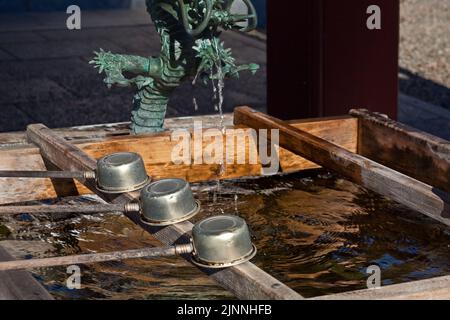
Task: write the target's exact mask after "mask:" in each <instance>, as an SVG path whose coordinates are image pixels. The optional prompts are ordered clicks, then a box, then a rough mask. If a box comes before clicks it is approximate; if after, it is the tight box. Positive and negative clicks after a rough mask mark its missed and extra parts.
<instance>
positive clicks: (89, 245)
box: [0, 172, 450, 299]
mask: <svg viewBox="0 0 450 320" xmlns="http://www.w3.org/2000/svg"><path fill="white" fill-rule="evenodd" d="M193 189H194V192H195V194H196V196H197V197H198V198H199V199H200V200H201V201H202V205H203V206H202V208H203V210H202V213H201V214H200V215H199V216H198V217H196V218H195V220H196V221H198V220H199V219H202V218H205V217H207V216H211V215H214V214H223V213H225V214H239V215H241V216H242V217H243V218H244V219H246V220H247V222H248V224H249V226H250V227H251V230H252V234H253V237H254V239H253V240H254V242H255V244H256V245H257V247H258V250H259V254H258V255H257V257H256V258H255V259H254V262H255V263H256V264H257V265H258V266H260V267H261V268H263V269H264V270H266V271H267V272H269V273H270V274H272V275H273V276H275V277H276V278H278V279H279V280H281V281H283V282H285V283H286V284H288V285H289V286H290V287H292V288H293V289H295V290H296V291H298V292H299V293H301V294H302V295H304V296H307V297H311V296H317V295H324V294H329V293H336V292H343V291H349V290H355V289H363V288H364V286H365V284H366V279H367V277H368V275H367V274H366V273H365V271H366V269H367V267H368V266H370V265H373V264H377V265H379V266H380V267H381V269H382V283H383V285H387V284H392V283H400V282H405V281H412V280H419V279H425V278H430V277H435V276H441V275H447V274H449V272H450V263H449V262H450V246H449V244H450V232H449V230H448V228H447V227H445V226H443V225H441V224H439V223H435V222H433V221H431V220H430V219H428V218H426V217H423V216H422V215H420V214H418V213H414V212H411V211H410V210H408V209H406V208H404V207H402V206H400V205H398V204H395V203H392V202H390V201H388V200H386V199H385V198H382V197H380V196H378V195H376V194H374V193H372V192H368V191H367V190H364V189H363V188H361V187H359V186H356V185H354V184H352V183H351V182H348V181H346V180H343V179H341V178H339V177H336V176H333V175H331V174H328V173H323V172H314V173H309V175H305V174H301V175H300V174H297V175H288V176H278V177H270V178H268V177H267V178H259V179H245V180H239V181H224V182H222V183H221V184H220V189H219V190H218V189H217V184H216V182H211V183H203V184H195V185H193ZM80 201H83V202H84V203H86V202H92V201H95V198H92V197H91V198H90V197H83V198H82V200H80V198H76V199H72V200H70V201H69V202H72V203H74V202H76V203H80ZM64 202H67V199H66V200H64ZM1 219H2V220H0V226H2V225H3V226H6V227H7V230H9V232H11V234H9V233H8V235H7V236H6V235H3V238H2V234H0V239H4V238H5V237H8V239H17V240H40V241H45V242H47V243H51V244H52V246H53V250H52V251H50V252H46V254H47V255H63V254H64V255H67V254H75V253H90V252H100V251H114V250H125V249H131V248H139V247H143V246H157V245H159V243H158V242H157V241H155V240H153V239H152V238H151V237H150V236H148V235H147V234H146V233H145V232H143V231H142V230H141V229H140V228H138V227H136V226H135V225H134V224H132V223H131V222H129V221H128V219H126V218H124V217H122V216H121V215H120V214H107V215H98V216H95V217H94V216H93V217H78V216H71V217H67V216H61V217H54V218H53V219H49V218H48V217H47V216H45V215H41V216H34V217H30V216H28V215H21V216H16V217H9V218H6V217H2V218H1ZM3 229H4V230H6V229H5V228H4V227H3ZM27 243H28V242H27ZM16 244H17V243H16ZM28 248H29V246H28ZM28 253H30V252H28ZM37 253H38V252H34V253H33V252H31V254H32V255H33V256H37ZM40 254H41V255H42V252H40ZM67 276H68V275H67V274H66V273H65V268H48V269H40V270H36V277H38V279H39V280H40V281H41V282H42V283H44V284H45V285H46V287H47V288H48V289H49V290H50V291H51V293H52V294H53V295H55V297H56V298H59V299H98V298H100V299H106V298H108V299H183V298H189V299H216V298H232V296H231V295H230V294H229V293H227V292H226V291H224V290H223V289H221V288H219V287H217V286H216V285H215V284H214V282H213V281H212V280H210V279H208V278H207V277H206V276H204V275H203V274H202V273H201V272H200V271H198V270H197V269H196V268H194V267H192V266H190V265H189V264H188V263H186V262H184V260H182V259H181V258H164V259H157V260H145V259H140V260H129V261H123V262H113V263H101V264H96V265H91V266H83V267H82V276H83V277H82V284H83V289H82V290H78V291H73V290H68V289H67V288H66V287H65V279H66V278H67Z"/></svg>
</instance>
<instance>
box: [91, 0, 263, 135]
mask: <svg viewBox="0 0 450 320" xmlns="http://www.w3.org/2000/svg"><path fill="white" fill-rule="evenodd" d="M235 1H236V0H147V10H148V12H149V13H150V16H151V18H152V20H153V22H154V25H155V28H156V31H157V32H158V33H159V35H160V37H161V44H162V48H161V53H160V55H159V56H157V57H140V56H131V55H122V54H112V53H110V52H105V51H103V50H100V52H96V57H95V59H94V60H93V61H91V62H90V63H91V64H94V65H95V67H97V68H99V71H100V73H103V72H104V73H105V75H106V78H105V80H104V81H105V83H106V84H107V85H108V87H111V86H113V85H116V86H127V87H128V86H135V87H136V88H137V90H138V91H137V94H136V95H135V96H134V100H133V104H134V110H133V112H132V118H131V120H132V127H131V129H132V131H133V132H134V133H136V134H139V133H148V132H158V131H162V130H163V124H164V118H165V115H166V109H167V104H168V100H169V97H170V94H171V93H172V92H173V90H174V89H175V88H177V87H178V86H179V85H180V84H181V83H182V82H183V81H185V80H187V79H192V78H194V77H195V78H200V79H201V80H202V81H203V82H205V83H207V82H208V81H210V80H212V81H215V80H223V79H224V78H238V77H239V72H241V71H244V70H248V71H250V72H252V73H255V72H256V71H257V70H258V68H259V66H258V65H256V64H248V65H239V66H238V65H236V63H235V60H234V58H233V57H232V54H231V50H230V49H226V48H224V46H223V43H222V42H220V40H219V36H220V30H219V29H224V30H231V29H234V30H240V31H243V32H248V31H251V30H253V29H254V28H256V25H257V15H256V11H255V8H254V6H253V4H252V3H251V1H250V0H240V1H242V2H243V3H244V4H245V6H246V7H247V9H248V12H246V14H234V13H233V12H232V5H233V3H234V2H235ZM242 23H244V24H245V26H242ZM124 73H126V74H133V77H126V76H125V75H124Z"/></svg>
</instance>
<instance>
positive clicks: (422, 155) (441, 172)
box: [350, 110, 450, 193]
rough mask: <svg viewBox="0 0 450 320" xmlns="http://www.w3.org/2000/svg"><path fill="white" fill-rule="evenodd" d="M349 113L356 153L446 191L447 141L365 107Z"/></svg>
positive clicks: (449, 184) (449, 186)
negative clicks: (356, 132)
mask: <svg viewBox="0 0 450 320" xmlns="http://www.w3.org/2000/svg"><path fill="white" fill-rule="evenodd" d="M350 114H351V115H352V116H354V117H356V118H358V120H359V135H358V153H359V154H361V155H363V156H365V157H367V158H370V159H372V160H374V161H376V162H379V163H381V164H384V165H385V166H388V167H390V168H392V169H394V170H397V171H400V172H402V173H404V174H406V175H408V176H411V177H413V178H416V179H417V180H420V181H422V182H425V183H427V184H429V185H432V186H435V187H437V188H440V189H442V190H444V191H446V192H447V193H450V142H449V141H447V140H444V139H441V138H438V137H435V136H433V135H431V134H428V133H425V132H422V131H419V130H416V129H413V128H411V127H408V126H406V125H403V124H401V123H398V122H396V121H394V120H391V119H389V118H388V117H386V116H383V115H380V114H377V113H372V112H369V111H367V110H352V111H350ZM449 130H450V128H449Z"/></svg>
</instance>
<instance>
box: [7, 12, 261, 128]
mask: <svg viewBox="0 0 450 320" xmlns="http://www.w3.org/2000/svg"><path fill="white" fill-rule="evenodd" d="M66 17H67V15H66V14H65V13H64V12H55V13H27V14H8V15H5V14H3V15H0V81H1V84H2V85H1V86H0V110H1V112H2V114H1V116H0V131H16V130H23V129H25V127H26V125H27V124H29V123H35V122H42V123H44V124H46V125H47V126H49V127H65V126H74V125H88V124H96V123H108V122H122V121H129V118H130V112H131V108H132V107H131V101H132V97H133V90H132V89H129V88H113V89H111V90H108V89H107V88H106V87H105V85H104V84H103V82H102V78H103V77H102V76H101V75H99V74H98V73H97V72H96V71H95V69H93V68H92V66H91V65H89V64H88V61H89V60H90V59H91V58H92V57H93V51H94V50H98V49H99V48H103V49H105V50H111V51H112V52H115V53H127V54H137V55H143V56H150V55H157V54H158V53H159V48H160V42H159V38H158V35H157V34H156V32H155V31H154V30H153V26H152V24H151V23H150V19H149V16H148V15H147V13H146V12H145V11H142V10H141V11H133V10H109V11H86V12H83V15H82V30H79V31H69V30H67V29H66V27H65V25H66V21H65V19H66ZM222 38H223V40H224V41H225V43H226V45H227V46H229V47H231V48H232V49H233V52H234V54H235V56H236V58H237V59H236V60H237V62H238V63H249V62H256V63H259V64H260V65H261V70H260V71H259V72H258V73H257V75H255V76H251V75H249V74H242V76H241V78H240V79H239V80H229V81H227V82H226V88H225V106H224V107H225V108H224V109H225V111H226V112H231V111H232V110H233V108H234V107H235V106H236V105H251V106H252V107H254V108H257V109H260V110H265V102H266V44H265V42H264V41H262V40H259V39H256V38H254V37H250V36H248V35H242V34H238V33H235V32H226V33H224V34H223V37H222ZM194 96H195V97H196V99H197V102H198V105H199V109H198V110H194V106H193V97H194ZM214 112H216V111H215V109H214V106H213V101H212V88H205V87H203V86H202V85H201V84H198V85H196V86H195V87H194V86H192V85H191V84H190V83H185V84H183V85H182V86H181V87H180V88H178V89H177V90H176V92H175V93H174V95H173V99H171V101H170V102H169V110H168V116H187V115H200V114H209V113H214Z"/></svg>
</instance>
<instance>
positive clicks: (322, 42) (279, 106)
mask: <svg viewBox="0 0 450 320" xmlns="http://www.w3.org/2000/svg"><path fill="white" fill-rule="evenodd" d="M371 5H376V6H378V7H379V8H380V10H381V29H380V30H377V29H375V30H370V29H369V28H368V27H367V20H368V19H369V17H370V16H371V15H372V14H370V13H367V9H368V8H369V6H371ZM398 42H399V0H346V1H336V0H297V1H285V2H280V1H275V0H269V2H268V43H269V46H268V48H269V49H268V111H269V113H270V114H272V115H274V116H277V117H280V118H283V119H292V118H307V117H317V116H333V115H342V114H347V113H348V111H349V110H350V109H351V108H355V107H357V108H366V109H369V110H371V111H378V112H382V113H386V114H388V115H389V116H391V117H393V118H394V119H395V118H396V115H397V97H398V84H397V74H398Z"/></svg>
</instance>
